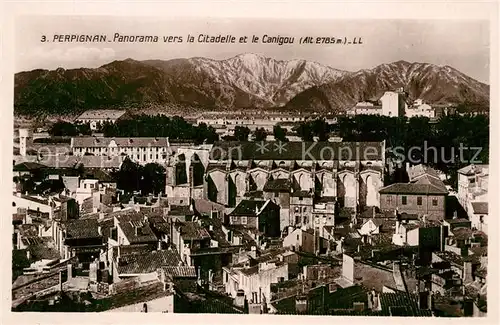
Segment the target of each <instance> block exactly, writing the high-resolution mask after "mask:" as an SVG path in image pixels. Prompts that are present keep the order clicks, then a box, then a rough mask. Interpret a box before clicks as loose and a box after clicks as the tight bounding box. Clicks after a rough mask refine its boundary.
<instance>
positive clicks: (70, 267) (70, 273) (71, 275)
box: [68, 263, 73, 280]
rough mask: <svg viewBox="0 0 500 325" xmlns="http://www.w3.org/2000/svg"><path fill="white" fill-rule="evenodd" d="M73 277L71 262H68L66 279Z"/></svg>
mask: <svg viewBox="0 0 500 325" xmlns="http://www.w3.org/2000/svg"><path fill="white" fill-rule="evenodd" d="M72 277H73V264H71V263H69V264H68V280H69V279H71V278H72Z"/></svg>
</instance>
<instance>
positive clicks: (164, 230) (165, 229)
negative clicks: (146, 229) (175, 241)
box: [148, 216, 170, 234]
mask: <svg viewBox="0 0 500 325" xmlns="http://www.w3.org/2000/svg"><path fill="white" fill-rule="evenodd" d="M148 221H149V225H150V227H151V229H152V230H153V231H157V232H158V233H161V234H170V222H168V221H167V220H166V219H165V218H164V217H163V216H148Z"/></svg>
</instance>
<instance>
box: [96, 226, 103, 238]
mask: <svg viewBox="0 0 500 325" xmlns="http://www.w3.org/2000/svg"><path fill="white" fill-rule="evenodd" d="M97 232H98V233H99V235H101V236H102V228H101V226H97Z"/></svg>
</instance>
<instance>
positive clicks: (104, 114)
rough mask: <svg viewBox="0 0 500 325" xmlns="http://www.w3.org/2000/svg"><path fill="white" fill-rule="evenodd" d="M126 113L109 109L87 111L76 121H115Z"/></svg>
mask: <svg viewBox="0 0 500 325" xmlns="http://www.w3.org/2000/svg"><path fill="white" fill-rule="evenodd" d="M125 113H126V111H122V110H111V109H109V110H108V109H97V110H89V111H85V112H83V113H82V114H81V115H80V116H79V117H78V118H77V119H78V120H83V119H86V120H87V119H99V120H102V119H110V120H116V119H119V118H120V117H122V116H123V115H124V114H125Z"/></svg>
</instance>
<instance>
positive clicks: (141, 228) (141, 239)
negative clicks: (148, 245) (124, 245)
mask: <svg viewBox="0 0 500 325" xmlns="http://www.w3.org/2000/svg"><path fill="white" fill-rule="evenodd" d="M117 219H118V225H119V227H120V228H121V230H122V231H123V234H124V235H125V237H127V239H128V241H129V242H130V243H131V244H132V243H145V242H156V241H157V240H158V238H157V237H156V235H155V234H154V232H153V230H152V229H151V227H150V226H149V223H148V222H146V221H145V219H144V216H142V215H141V214H124V215H120V216H118V217H117Z"/></svg>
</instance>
